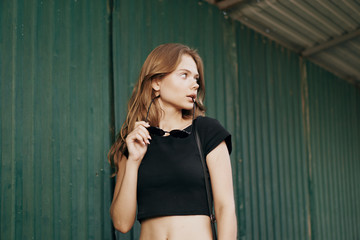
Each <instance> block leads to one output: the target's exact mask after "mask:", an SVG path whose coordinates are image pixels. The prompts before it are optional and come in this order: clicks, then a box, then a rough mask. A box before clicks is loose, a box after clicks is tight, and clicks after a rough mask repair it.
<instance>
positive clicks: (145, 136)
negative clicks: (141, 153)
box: [137, 128, 151, 144]
mask: <svg viewBox="0 0 360 240" xmlns="http://www.w3.org/2000/svg"><path fill="white" fill-rule="evenodd" d="M137 133H138V134H139V135H140V136H141V137H142V138H143V141H144V142H146V143H147V144H150V142H149V139H151V137H150V135H149V132H148V131H147V130H146V129H145V128H141V129H139V130H138V132H137Z"/></svg>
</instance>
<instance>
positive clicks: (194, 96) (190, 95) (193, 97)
mask: <svg viewBox="0 0 360 240" xmlns="http://www.w3.org/2000/svg"><path fill="white" fill-rule="evenodd" d="M186 96H187V97H190V98H192V99H193V101H195V99H196V93H194V94H189V95H186Z"/></svg>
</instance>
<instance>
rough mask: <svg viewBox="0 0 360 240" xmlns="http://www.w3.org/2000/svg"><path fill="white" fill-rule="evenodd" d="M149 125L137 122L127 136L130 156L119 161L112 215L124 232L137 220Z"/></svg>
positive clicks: (115, 222)
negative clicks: (139, 188)
mask: <svg viewBox="0 0 360 240" xmlns="http://www.w3.org/2000/svg"><path fill="white" fill-rule="evenodd" d="M148 126H149V125H148V124H147V123H145V122H137V123H135V128H134V130H133V131H132V132H131V133H129V135H128V136H127V137H126V145H127V149H128V152H129V158H128V159H127V158H126V157H125V156H122V157H121V159H120V161H119V163H118V169H119V171H118V173H117V176H116V185H115V190H114V196H113V201H112V203H111V207H110V215H111V219H112V220H113V224H114V227H115V228H116V229H117V230H119V231H120V232H122V233H126V232H128V231H130V229H131V228H132V226H133V225H134V222H135V216H136V204H137V199H136V194H137V193H136V192H137V177H138V169H139V166H140V163H141V161H142V159H143V157H144V155H145V153H146V151H147V145H148V144H149V143H150V142H149V139H151V138H150V135H149V132H148V131H147V130H146V127H148Z"/></svg>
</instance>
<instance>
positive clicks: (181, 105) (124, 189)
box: [108, 44, 237, 240]
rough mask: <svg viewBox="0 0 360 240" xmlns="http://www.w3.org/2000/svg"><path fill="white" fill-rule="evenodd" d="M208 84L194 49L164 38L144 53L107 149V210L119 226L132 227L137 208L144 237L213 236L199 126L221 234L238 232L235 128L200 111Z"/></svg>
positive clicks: (154, 239) (146, 239) (155, 239)
mask: <svg viewBox="0 0 360 240" xmlns="http://www.w3.org/2000/svg"><path fill="white" fill-rule="evenodd" d="M204 91H205V88H204V74H203V64H202V60H201V58H200V56H199V55H198V54H197V52H196V51H195V50H193V49H190V48H189V47H187V46H184V45H181V44H163V45H160V46H158V47H157V48H155V49H154V50H153V51H152V52H151V53H150V54H149V56H148V57H147V59H146V61H145V63H144V65H143V67H142V69H141V72H140V76H139V79H138V82H137V84H136V86H135V87H134V90H133V93H132V97H131V99H130V101H129V104H128V114H127V117H126V120H125V122H124V124H123V126H122V128H121V131H120V134H119V137H118V139H117V141H116V142H115V143H114V145H113V146H112V147H111V149H110V151H109V155H108V157H109V161H110V162H111V163H112V164H113V166H114V167H115V169H116V170H115V172H116V186H115V191H114V197H113V201H112V204H111V208H110V213H111V218H112V220H113V224H114V226H115V228H116V229H117V230H119V231H120V232H123V233H126V232H128V231H129V230H130V229H131V228H132V226H133V224H134V222H135V219H136V212H137V219H138V220H139V221H140V223H141V233H140V239H141V240H165V239H169V240H177V239H182V240H183V239H197V240H199V239H204V240H205V239H206V240H210V239H212V233H211V224H210V217H209V215H210V213H209V211H208V205H207V198H206V190H205V183H204V173H203V169H202V166H201V161H200V157H199V152H198V149H197V145H196V141H195V137H194V131H195V128H196V129H197V132H198V135H199V137H200V140H201V145H202V148H203V152H204V155H205V156H206V164H207V167H208V170H209V174H210V180H211V189H212V193H213V199H214V209H215V215H216V219H217V229H218V239H219V240H221V239H225V240H231V239H236V232H237V229H236V216H235V203H234V195H233V183H232V174H231V164H230V157H229V153H230V152H231V138H230V137H231V136H230V134H229V133H228V132H227V131H226V130H225V129H224V128H223V127H222V126H221V125H220V124H219V122H218V121H216V120H215V119H212V118H208V117H204V116H203V115H204V106H203V99H204V94H205V92H204ZM179 129H182V130H179ZM137 210H138V211H137Z"/></svg>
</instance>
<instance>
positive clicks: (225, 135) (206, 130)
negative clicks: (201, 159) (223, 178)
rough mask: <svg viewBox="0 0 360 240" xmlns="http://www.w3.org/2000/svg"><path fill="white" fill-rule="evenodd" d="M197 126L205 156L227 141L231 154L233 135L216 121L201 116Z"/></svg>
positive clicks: (197, 120)
mask: <svg viewBox="0 0 360 240" xmlns="http://www.w3.org/2000/svg"><path fill="white" fill-rule="evenodd" d="M195 126H196V128H197V130H198V133H199V137H200V140H201V145H202V148H203V151H204V154H205V156H207V155H208V154H209V153H210V152H211V151H212V150H214V149H215V148H216V147H217V146H218V145H219V144H220V143H221V142H222V141H225V143H226V146H227V148H228V151H229V154H230V153H231V150H232V146H231V134H230V133H229V132H228V131H227V130H226V129H225V128H224V127H223V126H222V125H221V124H220V122H219V121H218V120H216V119H213V118H209V117H201V116H199V117H198V118H197V119H196V123H195Z"/></svg>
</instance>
